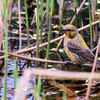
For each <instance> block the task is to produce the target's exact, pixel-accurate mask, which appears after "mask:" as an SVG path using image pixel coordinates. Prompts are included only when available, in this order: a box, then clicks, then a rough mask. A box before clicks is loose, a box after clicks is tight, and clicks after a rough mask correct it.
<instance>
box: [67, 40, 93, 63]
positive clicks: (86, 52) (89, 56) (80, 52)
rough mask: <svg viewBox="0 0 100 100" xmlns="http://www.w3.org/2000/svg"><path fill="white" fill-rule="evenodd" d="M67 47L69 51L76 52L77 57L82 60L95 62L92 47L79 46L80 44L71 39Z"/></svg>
mask: <svg viewBox="0 0 100 100" xmlns="http://www.w3.org/2000/svg"><path fill="white" fill-rule="evenodd" d="M67 48H68V49H69V51H71V52H72V53H74V54H75V57H76V59H77V60H78V61H80V62H83V63H84V62H93V60H94V54H93V53H92V51H91V50H90V49H85V48H83V47H80V46H78V44H76V43H74V42H73V41H69V42H68V44H67Z"/></svg>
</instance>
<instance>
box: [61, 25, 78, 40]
mask: <svg viewBox="0 0 100 100" xmlns="http://www.w3.org/2000/svg"><path fill="white" fill-rule="evenodd" d="M62 32H63V33H64V34H65V37H67V38H70V39H72V38H74V37H75V36H76V34H77V33H78V32H77V29H76V27H75V26H74V25H71V24H68V25H65V26H63V28H62Z"/></svg>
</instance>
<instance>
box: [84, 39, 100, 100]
mask: <svg viewBox="0 0 100 100" xmlns="http://www.w3.org/2000/svg"><path fill="white" fill-rule="evenodd" d="M99 47H100V37H99V41H98V47H97V50H96V55H95V59H94V63H93V68H92V72H91V75H90V78H89V84H88V88H87V93H86V100H89V95H90V89H91V83H92V81H93V75H94V71H95V69H96V64H97V57H98V52H99Z"/></svg>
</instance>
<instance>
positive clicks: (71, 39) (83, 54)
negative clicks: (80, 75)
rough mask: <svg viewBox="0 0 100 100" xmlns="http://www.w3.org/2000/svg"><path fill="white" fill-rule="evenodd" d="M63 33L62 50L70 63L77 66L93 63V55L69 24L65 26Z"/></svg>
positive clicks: (73, 27)
mask: <svg viewBox="0 0 100 100" xmlns="http://www.w3.org/2000/svg"><path fill="white" fill-rule="evenodd" d="M63 32H64V33H65V38H64V50H65V53H66V54H67V56H68V57H69V58H70V59H71V61H73V62H75V63H78V64H83V63H87V62H90V63H93V60H94V54H93V53H92V51H91V50H90V49H89V48H88V46H87V44H86V43H85V41H84V39H83V38H82V36H81V35H80V34H79V32H78V31H77V29H76V27H75V26H74V25H71V24H68V25H65V26H64V27H63Z"/></svg>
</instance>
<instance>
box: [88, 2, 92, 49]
mask: <svg viewBox="0 0 100 100" xmlns="http://www.w3.org/2000/svg"><path fill="white" fill-rule="evenodd" d="M88 3H89V23H90V45H91V49H92V40H93V37H92V18H91V7H90V0H88Z"/></svg>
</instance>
